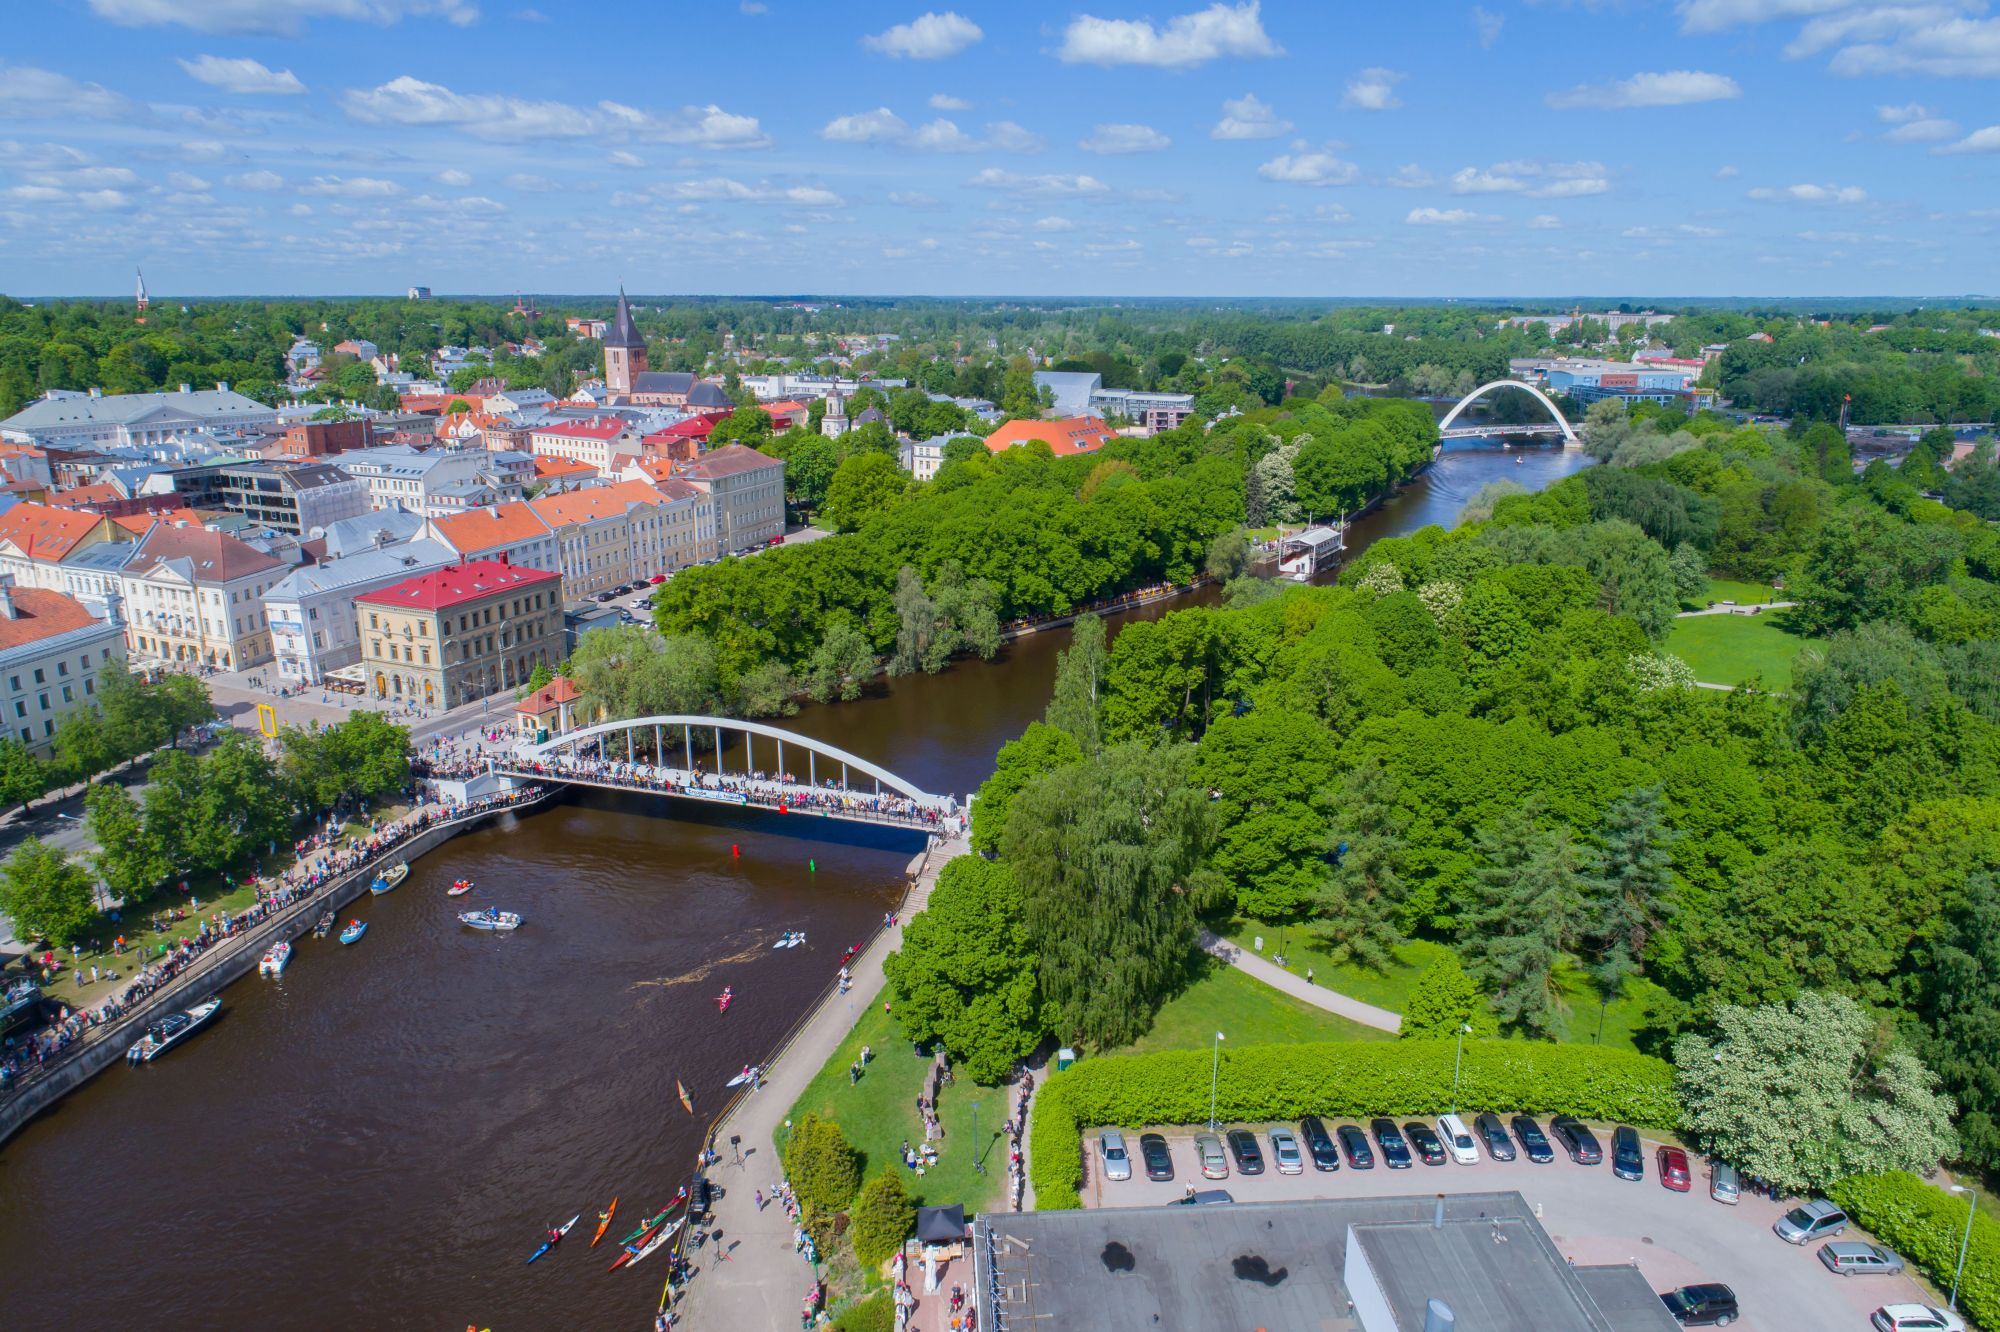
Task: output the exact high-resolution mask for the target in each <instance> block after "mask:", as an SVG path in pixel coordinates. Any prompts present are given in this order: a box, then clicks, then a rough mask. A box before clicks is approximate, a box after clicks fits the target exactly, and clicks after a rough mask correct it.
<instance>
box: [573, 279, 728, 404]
mask: <svg viewBox="0 0 2000 1332" xmlns="http://www.w3.org/2000/svg"><path fill="white" fill-rule="evenodd" d="M604 387H605V389H606V390H607V391H609V393H610V394H611V400H612V402H614V403H621V404H628V405H630V406H634V407H679V408H682V409H684V410H687V411H696V412H699V411H725V412H726V411H729V410H730V409H732V408H733V407H734V406H735V405H736V404H735V403H733V402H731V401H730V400H729V395H728V394H726V393H724V392H723V391H722V387H721V386H720V385H718V384H710V383H708V382H707V381H705V380H702V379H699V378H697V377H696V376H694V375H692V374H689V373H687V372H686V371H681V370H648V369H647V368H646V338H645V335H644V334H642V333H641V332H639V327H638V325H636V324H634V323H633V322H632V307H631V305H630V304H629V303H628V302H627V301H626V299H625V289H624V288H623V287H620V288H619V289H618V314H617V316H616V317H615V318H614V319H613V320H612V321H611V327H610V328H608V329H606V330H605V331H604Z"/></svg>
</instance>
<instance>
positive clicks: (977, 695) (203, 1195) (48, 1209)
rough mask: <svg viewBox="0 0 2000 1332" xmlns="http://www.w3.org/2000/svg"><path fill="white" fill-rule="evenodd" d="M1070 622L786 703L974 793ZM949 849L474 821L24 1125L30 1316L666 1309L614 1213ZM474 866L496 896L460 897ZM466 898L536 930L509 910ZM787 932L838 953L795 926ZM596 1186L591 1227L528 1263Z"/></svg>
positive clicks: (881, 840) (366, 1319) (1461, 472)
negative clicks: (822, 702) (164, 1045)
mask: <svg viewBox="0 0 2000 1332" xmlns="http://www.w3.org/2000/svg"><path fill="white" fill-rule="evenodd" d="M1515 456H1516V455H1515V454H1510V453H1505V452H1502V451H1500V450H1498V449H1496V448H1491V447H1479V446H1472V447H1465V446H1459V447H1454V448H1453V449H1450V450H1448V451H1447V452H1446V453H1445V455H1444V456H1443V458H1442V459H1441V460H1440V461H1439V463H1438V464H1437V465H1436V466H1434V467H1433V468H1432V469H1431V470H1430V471H1429V472H1428V473H1426V474H1425V476H1423V477H1422V478H1420V479H1419V480H1418V481H1417V482H1416V483H1415V484H1414V485H1413V486H1412V487H1410V488H1409V489H1408V490H1406V491H1404V492H1403V493H1402V494H1400V495H1398V496H1397V497H1395V498H1394V499H1393V500H1391V501H1390V502H1389V503H1388V504H1386V505H1384V506H1383V507H1382V508H1380V509H1378V510H1376V511H1375V512H1374V513H1371V514H1369V515H1367V516H1365V517H1363V518H1361V519H1360V520H1358V521H1357V522H1356V523H1355V524H1354V526H1353V528H1352V529H1351V532H1350V537H1349V548H1350V551H1355V550H1359V549H1360V548H1361V546H1362V545H1364V544H1365V543H1366V542H1367V541H1370V540H1373V539H1375V538H1377V537H1379V536H1384V535H1393V534H1396V533H1400V532H1407V531H1411V530H1414V529H1415V528H1417V527H1420V526H1423V525H1424V524H1426V523H1431V522H1438V523H1443V524H1446V525H1449V524H1450V523H1451V521H1452V520H1453V518H1454V517H1455V515H1456V514H1457V512H1458V509H1459V508H1460V506H1462V505H1463V504H1464V502H1465V501H1466V500H1467V499H1468V498H1470V497H1471V495H1472V493H1473V492H1474V491H1476V490H1477V489H1478V488H1479V486H1480V485H1481V484H1483V483H1484V482H1486V481H1487V480H1490V479H1493V478H1495V477H1509V478H1512V479H1515V480H1518V481H1520V482H1521V483H1522V484H1524V485H1526V486H1528V487H1529V488H1531V489H1533V488H1539V487H1540V486H1543V485H1546V484H1548V483H1549V482H1551V481H1553V480H1555V479H1557V478H1558V477H1560V476H1562V475H1564V474H1566V473H1568V472H1571V471H1574V470H1576V468H1578V467H1579V466H1582V465H1583V463H1584V459H1583V458H1582V457H1581V456H1580V455H1578V454H1576V453H1574V452H1569V453H1564V452H1562V451H1560V450H1555V449H1536V450H1530V451H1528V452H1527V453H1526V454H1525V456H1524V460H1523V461H1522V462H1520V463H1518V464H1517V463H1515V462H1514V457H1515ZM1213 595H1214V594H1213V592H1212V590H1211V591H1207V592H1204V593H1199V594H1195V597H1193V598H1182V599H1179V600H1177V601H1173V602H1168V603H1162V604H1158V605H1155V606H1152V607H1148V608H1146V609H1144V610H1141V611H1138V612H1135V615H1137V616H1144V617H1147V618H1152V617H1155V616H1158V615H1161V614H1165V613H1166V612H1167V611H1169V610H1172V609H1175V608H1177V607H1179V606H1184V605H1189V604H1195V602H1196V601H1197V600H1199V601H1209V600H1212V599H1213ZM1125 618H1127V619H1129V618H1133V617H1132V616H1127V617H1125ZM1067 641H1068V634H1067V632H1066V631H1052V632H1049V633H1043V634H1037V635H1033V636H1031V637H1029V638H1026V639H1023V640H1021V641H1020V642H1017V643H1013V644H1010V645H1008V646H1007V647H1006V648H1005V649H1004V650H1003V652H1002V653H1001V655H1000V656H999V657H998V658H996V659H995V660H994V661H991V662H963V663H960V664H958V665H955V666H954V667H952V668H951V669H950V670H948V671H946V672H944V673H943V674H941V675H936V676H914V677H906V678H904V679H901V680H897V681H894V682H892V683H889V684H887V685H882V686H878V687H877V688H876V689H874V690H873V691H871V692H870V694H869V695H868V696H867V697H866V698H864V699H861V700H859V701H857V702H854V703H848V704H840V705H835V706H831V707H819V708H807V709H806V710H805V711H803V712H801V713H800V714H799V715H798V716H797V717H795V718H792V719H790V720H789V721H787V722H785V723H784V724H785V725H787V726H789V727H790V728H792V729H795V730H797V731H800V732H803V733H805V734H808V735H812V736H815V737H818V738H821V739H824V740H827V741H829V742H831V743H833V744H835V745H838V746H840V747H842V748H845V749H848V750H850V751H852V752H854V753H857V754H860V755H863V756H865V757H868V758H871V759H874V760H876V761H877V762H879V763H881V764H883V765H884V766H886V767H888V768H889V769H891V770H892V771H894V772H896V773H898V774H900V775H901V776H903V777H905V778H906V779H908V780H910V781H913V782H915V783H917V784H918V785H920V786H922V787H924V788H925V789H927V790H933V791H951V792H954V793H956V794H958V795H959V796H960V798H961V799H962V798H963V797H964V795H965V793H966V792H968V791H970V790H972V789H974V788H975V787H976V786H977V785H978V784H979V782H980V781H982V780H983V779H984V778H985V776H986V775H987V774H988V773H989V772H990V771H991V769H992V763H993V755H994V753H995V751H997V750H998V748H999V747H1000V745H1002V744H1003V743H1005V742H1006V741H1007V740H1009V739H1011V738H1012V737H1013V736H1015V735H1017V734H1018V733H1019V732H1020V730H1021V728H1022V727H1023V726H1025V725H1026V724H1027V723H1028V722H1029V721H1032V720H1034V719H1035V718H1036V717H1038V716H1040V714H1041V711H1042V709H1043V707H1044V706H1045V704H1046V702H1047V699H1048V693H1049V686H1050V683H1051V682H1052V680H1053V679H1054V673H1055V656H1056V652H1057V651H1058V650H1059V649H1060V648H1061V647H1062V646H1063V645H1064V644H1065V643H1066V642H1067ZM918 845H919V843H918V842H917V841H916V840H915V839H914V838H913V837H911V835H909V834H906V833H899V832H893V831H888V830H881V829H873V828H864V827H849V826H847V825H843V824H838V823H831V822H829V821H825V820H818V821H811V822H807V821H804V820H798V819H793V818H788V817H785V816H774V815H768V814H746V813H736V812H730V811H724V810H715V811H710V810H707V809H705V808H700V807H693V806H690V805H689V804H687V803H686V802H675V801H667V800H663V799H658V798H653V797H645V796H626V795H613V794H609V793H601V792H591V793H576V794H573V795H571V796H569V797H568V798H567V799H566V800H565V801H563V802H562V803H559V804H557V805H555V806H554V807H552V808H550V809H547V810H546V811H544V812H540V813H534V814H530V815H528V816H526V817H521V818H509V819H507V820H505V821H503V822H501V823H500V824H497V825H495V826H492V827H490V828H487V829H485V830H482V831H480V832H477V833H473V834H469V835H467V836H464V837H461V838H459V839H457V840H456V841H453V842H450V843H448V844H446V845H445V846H444V847H443V848H442V849H440V850H439V851H437V852H434V853H433V854H432V855H430V856H429V857H427V858H425V859H423V860H421V861H419V862H418V863H417V864H415V865H414V866H412V869H411V873H410V877H409V879H408V880H407V881H406V882H405V883H404V884H403V885H402V886H401V887H400V888H398V889H397V890H396V891H395V892H393V893H390V894H387V895H385V896H383V897H379V898H366V897H364V898H363V899H362V900H361V901H360V902H358V903H356V904H355V906H354V907H353V908H351V909H350V912H349V914H350V915H359V916H360V917H362V918H363V919H366V920H368V921H369V922H370V929H369V931H368V934H367V936H366V937H365V938H363V939H362V940H361V942H360V943H358V944H356V945H354V946H353V947H348V948H343V947H341V946H340V945H339V944H338V943H337V942H335V941H334V940H332V939H326V940H315V939H311V938H307V939H305V940H303V941H301V943H300V945H299V947H298V950H297V952H296V954H295V955H294V957H293V960H292V965H291V967H290V968H289V969H288V970H287V972H286V973H285V976H284V978H283V979H282V980H281V981H277V982H271V981H265V980H259V979H257V978H255V977H252V978H249V979H246V980H244V981H242V982H239V983H238V984H236V985H234V986H231V987H230V988H229V989H228V990H227V991H226V992H225V993H224V996H223V997H224V1009H223V1012H222V1014H221V1015H220V1016H219V1017H218V1018H217V1019H216V1021H215V1023H214V1024H213V1025H212V1027H210V1028H209V1029H207V1030H205V1031H203V1032H202V1033H201V1034H200V1035H199V1036H197V1037H195V1038H193V1039H191V1040H190V1041H189V1042H188V1043H187V1044H186V1045H185V1046H183V1047H180V1048H177V1049H176V1050H174V1051H173V1053H172V1054H171V1055H169V1056H167V1057H166V1058H164V1059H162V1060H160V1061H159V1062H158V1063H156V1064H153V1065H150V1066H147V1067H143V1068H137V1069H135V1068H130V1067H127V1066H125V1065H119V1066H118V1067H116V1068H113V1069H112V1070H111V1071H109V1072H107V1073H105V1074H104V1075H102V1076H101V1077H99V1078H97V1079H96V1080H95V1081H93V1082H91V1083H90V1084H88V1085H87V1086H86V1087H84V1088H83V1089H82V1090H81V1091H79V1092H77V1093H76V1094H75V1095H73V1096H71V1097H69V1098H68V1099H67V1100H65V1101H64V1102H62V1103H61V1104H60V1105H58V1106H57V1107H56V1108H55V1110H54V1111H53V1112H51V1113H50V1114H49V1115H47V1116H45V1117H43V1118H42V1119H41V1120H40V1121H38V1122H37V1123H35V1124H32V1125H30V1126H29V1127H28V1128H26V1129H25V1130H23V1131H22V1132H21V1133H20V1134H19V1135H17V1136H16V1137H15V1138H14V1139H13V1140H12V1141H10V1142H8V1143H7V1144H5V1146H3V1147H0V1332H26V1330H28V1329H37V1330H39V1329H53V1328H63V1329H118V1330H119V1332H131V1330H144V1332H163V1330H166V1329H233V1328H252V1327H272V1328H354V1329H374V1328H384V1329H388V1328H413V1329H429V1330H432V1332H457V1329H459V1328H463V1327H465V1326H466V1325H467V1324H468V1323H472V1324H475V1325H476V1326H478V1327H481V1328H486V1327H494V1328H496V1329H498V1330H499V1332H515V1330H516V1329H568V1328H633V1327H642V1326H645V1322H646V1319H648V1318H649V1317H650V1316H651V1311H652V1309H653V1308H654V1305H655V1302H656V1301H657V1300H658V1298H659V1293H660V1282H661V1281H662V1280H664V1279H665V1275H666V1273H665V1266H664V1264H663V1263H660V1262H659V1260H658V1259H657V1257H656V1258H655V1259H654V1260H653V1262H652V1263H650V1264H648V1265H647V1267H644V1268H641V1269H640V1270H639V1271H637V1272H633V1273H625V1272H618V1273H614V1274H611V1275H606V1274H605V1271H604V1268H605V1266H606V1265H608V1263H609V1262H610V1260H611V1256H612V1254H610V1253H609V1252H607V1249H608V1245H609V1240H607V1242H606V1244H605V1245H600V1246H599V1248H598V1250H597V1251H596V1252H595V1253H586V1252H585V1245H586V1244H587V1243H588V1233H587V1232H588V1231H590V1230H592V1229H594V1218H595V1214H596V1212H597V1211H598V1209H600V1208H602V1207H603V1206H604V1205H605V1204H606V1203H608V1202H609V1201H610V1199H611V1198H612V1197H613V1196H614V1195H616V1196H618V1197H620V1198H621V1199H622V1201H621V1202H620V1204H619V1209H618V1216H617V1219H616V1221H615V1222H614V1224H613V1229H612V1233H611V1238H612V1239H615V1238H617V1237H618V1236H620V1235H623V1234H624V1233H625V1232H626V1231H627V1230H629V1229H631V1227H632V1226H633V1225H636V1224H637V1221H638V1218H639V1217H640V1216H641V1215H642V1214H643V1213H642V1210H641V1209H642V1208H650V1209H651V1210H658V1209H659V1208H660V1207H661V1206H663V1205H664V1203H665V1200H666V1199H668V1198H670V1197H671V1196H672V1195H673V1194H674V1192H675V1191H676V1190H677V1189H678V1188H679V1187H680V1186H681V1185H682V1184H683V1183H684V1182H685V1181H686V1179H687V1176H688V1173H689V1167H690V1165H691V1163H692V1161H693V1158H694V1154H695V1152H696V1150H697V1147H698V1144H699V1142H700V1138H701V1133H702V1130H703V1128H704V1127H705V1125H706V1124H707V1122H708V1118H709V1116H710V1115H711V1114H713V1113H714V1111H715V1110H716V1109H717V1108H719V1107H720V1106H721V1104H722V1103H723V1100H724V1099H725V1097H726V1096H727V1092H726V1091H725V1090H724V1086H723V1084H724V1083H725V1082H726V1081H727V1080H728V1078H729V1077H730V1076H732V1075H733V1074H735V1073H736V1072H737V1071H738V1069H740V1068H741V1067H742V1066H743V1065H744V1064H746V1063H757V1062H761V1061H762V1060H763V1059H764V1058H765V1057H766V1055H767V1054H768V1053H769V1051H770V1050H771V1048H772V1047H773V1046H774V1045H775V1043H776V1042H777V1041H778V1040H779V1039H780V1038H781V1037H782V1036H783V1034H784V1032H785V1031H786V1030H787V1029H788V1028H789V1027H790V1026H791V1025H792V1023H793V1022H794V1021H795V1020H796V1019H797V1018H798V1016H799V1015H800V1013H801V1012H802V1011H803V1010H804V1009H805V1008H806V1006H807V1005H809V1004H810V1003H811V1002H812V1000H813V999H814V997H816V996H817V995H818V994H819V992H820V991H821V990H822V989H823V988H824V987H825V986H826V985H827V984H828V982H829V981H830V980H831V979H832V977H833V974H834V972H835V971H836V969H837V968H838V966H839V958H840V955H841V953H842V952H843V951H844V950H845V949H846V947H847V945H848V944H850V943H853V942H856V941H858V940H860V939H862V938H864V937H865V936H866V935H867V933H868V931H869V930H870V929H871V928H873V927H874V926H875V925H876V924H878V923H879V922H880V920H881V917H882V913H883V912H884V911H885V910H888V909H889V908H890V906H891V905H892V904H893V903H894V902H895V900H896V898H897V896H898V895H899V893H900V885H901V877H902V869H903V867H904V865H905V864H907V863H908V861H909V859H910V857H911V856H912V855H913V854H914V852H915V851H916V849H917V848H918ZM809 862H811V865H812V867H809ZM459 878H469V879H472V880H474V881H475V882H476V883H477V884H478V888H477V890H476V891H475V892H474V893H473V894H472V895H470V896H468V897H466V898H463V899H450V898H447V897H446V896H445V895H444V889H445V886H446V885H447V884H449V883H450V882H451V881H452V880H454V879H459ZM462 904H463V905H486V904H493V905H497V906H499V907H502V908H503V909H506V910H511V911H519V912H521V913H522V914H523V915H524V916H525V917H526V923H525V925H524V926H523V927H522V929H521V930H520V931H519V932H518V933H516V934H514V935H511V936H509V935H499V936H495V935H487V934H480V933H476V932H474V931H470V930H467V929H465V928H463V927H462V926H460V925H459V924H458V922H457V920H456V912H457V910H459V909H460V907H461V905H462ZM786 930H805V931H806V932H807V936H808V943H807V945H806V946H805V947H803V948H796V949H787V950H780V951H776V952H774V951H772V949H771V943H772V941H773V940H775V939H776V938H778V937H779V935H780V934H782V933H783V932H784V931H786ZM724 985H730V986H733V987H734V988H735V991H736V995H737V997H736V1000H735V1002H734V1003H733V1004H732V1005H731V1008H730V1011H729V1012H728V1014H727V1015H721V1014H718V1013H717V1011H716V1004H715V1002H714V1000H715V996H716V995H717V994H718V993H720V991H721V989H722V987H723V986H724ZM676 1080H679V1081H681V1082H684V1083H685V1084H686V1086H687V1088H688V1091H689V1093H690V1094H691V1095H692V1096H693V1097H694V1101H695V1109H696V1112H697V1113H696V1114H695V1115H693V1116H690V1115H689V1114H687V1113H686V1112H685V1111H684V1110H682V1108H681V1107H680V1105H679V1103H678V1101H677V1100H676V1098H675V1089H674V1085H675V1082H676ZM655 1200H657V1201H655ZM579 1212H581V1213H583V1214H584V1221H583V1222H580V1223H579V1224H578V1228H577V1230H578V1232H584V1233H581V1234H579V1233H577V1232H573V1233H572V1236H571V1238H570V1240H569V1241H568V1242H566V1243H565V1244H564V1245H563V1246H561V1247H560V1248H559V1249H557V1250H556V1251H555V1252H554V1253H553V1254H551V1255H549V1256H548V1257H546V1258H544V1259H542V1260H541V1261H540V1262H538V1263H536V1264H535V1265H533V1266H532V1267H530V1266H527V1265H525V1259H526V1258H527V1256H528V1254H529V1253H531V1252H532V1251H533V1250H534V1248H535V1246H536V1245H537V1244H538V1243H539V1241H540V1235H541V1230H542V1229H543V1227H545V1226H547V1225H550V1224H559V1223H560V1222H562V1221H566V1220H568V1219H569V1217H570V1216H572V1215H574V1214H576V1213H579Z"/></svg>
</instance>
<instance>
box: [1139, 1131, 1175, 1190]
mask: <svg viewBox="0 0 2000 1332" xmlns="http://www.w3.org/2000/svg"><path fill="white" fill-rule="evenodd" d="M1139 1159H1140V1160H1142V1161H1144V1162H1145V1163H1146V1178H1147V1179H1151V1180H1167V1179H1172V1178H1173V1177H1174V1156H1173V1153H1172V1152H1169V1151H1168V1150H1167V1140H1166V1139H1165V1138H1163V1137H1161V1136H1160V1135H1159V1134H1157V1133H1141V1134H1140V1135H1139Z"/></svg>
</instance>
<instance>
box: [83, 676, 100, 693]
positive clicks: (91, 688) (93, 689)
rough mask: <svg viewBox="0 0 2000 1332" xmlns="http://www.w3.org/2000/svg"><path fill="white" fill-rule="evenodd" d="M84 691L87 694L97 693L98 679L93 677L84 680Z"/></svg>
mask: <svg viewBox="0 0 2000 1332" xmlns="http://www.w3.org/2000/svg"><path fill="white" fill-rule="evenodd" d="M83 692H84V693H85V694H86V695H94V694H95V693H97V681H95V680H91V679H86V680H84V682H83Z"/></svg>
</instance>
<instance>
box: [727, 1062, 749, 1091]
mask: <svg viewBox="0 0 2000 1332" xmlns="http://www.w3.org/2000/svg"><path fill="white" fill-rule="evenodd" d="M756 1076H757V1070H756V1069H754V1068H752V1067H750V1065H748V1064H745V1065H744V1066H743V1071H742V1072H741V1073H738V1074H737V1075H736V1076H735V1077H733V1078H731V1079H730V1080H729V1081H727V1082H725V1083H723V1084H722V1085H723V1086H725V1087H741V1086H742V1085H743V1084H744V1083H746V1082H748V1081H750V1079H752V1078H754V1077H756Z"/></svg>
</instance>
